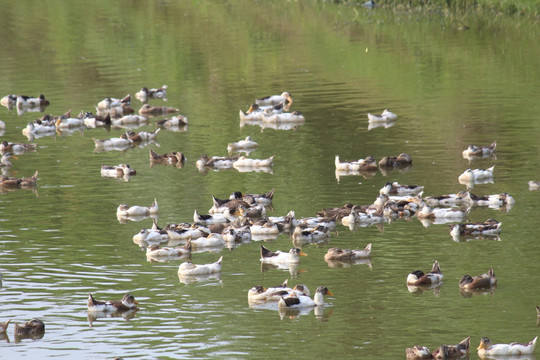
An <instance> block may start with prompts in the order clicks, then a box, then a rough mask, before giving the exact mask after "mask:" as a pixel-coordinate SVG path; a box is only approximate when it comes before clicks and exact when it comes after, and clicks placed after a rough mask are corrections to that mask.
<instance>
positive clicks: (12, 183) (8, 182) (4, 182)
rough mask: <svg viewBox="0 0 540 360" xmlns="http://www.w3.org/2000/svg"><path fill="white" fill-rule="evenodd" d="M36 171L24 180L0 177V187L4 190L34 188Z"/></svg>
mask: <svg viewBox="0 0 540 360" xmlns="http://www.w3.org/2000/svg"><path fill="white" fill-rule="evenodd" d="M37 176H38V171H37V170H36V171H35V172H34V175H32V176H31V177H26V178H24V177H23V178H16V177H11V176H4V175H0V186H2V187H5V188H18V187H21V188H25V187H34V186H36V182H37Z"/></svg>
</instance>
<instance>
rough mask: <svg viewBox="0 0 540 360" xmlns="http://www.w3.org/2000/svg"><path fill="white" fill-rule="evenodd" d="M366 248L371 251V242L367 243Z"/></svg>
mask: <svg viewBox="0 0 540 360" xmlns="http://www.w3.org/2000/svg"><path fill="white" fill-rule="evenodd" d="M364 250H366V251H367V252H369V253H371V243H369V244H367V245H366V248H365V249H364Z"/></svg>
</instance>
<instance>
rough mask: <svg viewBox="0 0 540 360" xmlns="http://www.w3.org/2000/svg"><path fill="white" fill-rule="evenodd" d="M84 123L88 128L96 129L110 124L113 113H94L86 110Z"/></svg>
mask: <svg viewBox="0 0 540 360" xmlns="http://www.w3.org/2000/svg"><path fill="white" fill-rule="evenodd" d="M83 122H84V125H85V126H86V127H87V128H91V129H94V128H96V127H102V126H110V125H111V114H109V113H107V114H106V115H105V116H101V115H94V114H92V113H91V112H86V113H85V114H84V116H83Z"/></svg>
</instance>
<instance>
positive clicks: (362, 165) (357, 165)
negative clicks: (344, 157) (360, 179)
mask: <svg viewBox="0 0 540 360" xmlns="http://www.w3.org/2000/svg"><path fill="white" fill-rule="evenodd" d="M334 164H335V166H336V170H339V171H373V170H377V162H376V160H375V158H374V157H373V156H367V157H366V158H365V159H359V160H355V161H345V162H341V161H340V159H339V155H336V157H335V159H334Z"/></svg>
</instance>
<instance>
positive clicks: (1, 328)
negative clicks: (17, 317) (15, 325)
mask: <svg viewBox="0 0 540 360" xmlns="http://www.w3.org/2000/svg"><path fill="white" fill-rule="evenodd" d="M10 322H11V319H9V320H8V321H5V322H0V334H5V333H6V330H7V328H8V325H9V323H10Z"/></svg>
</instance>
